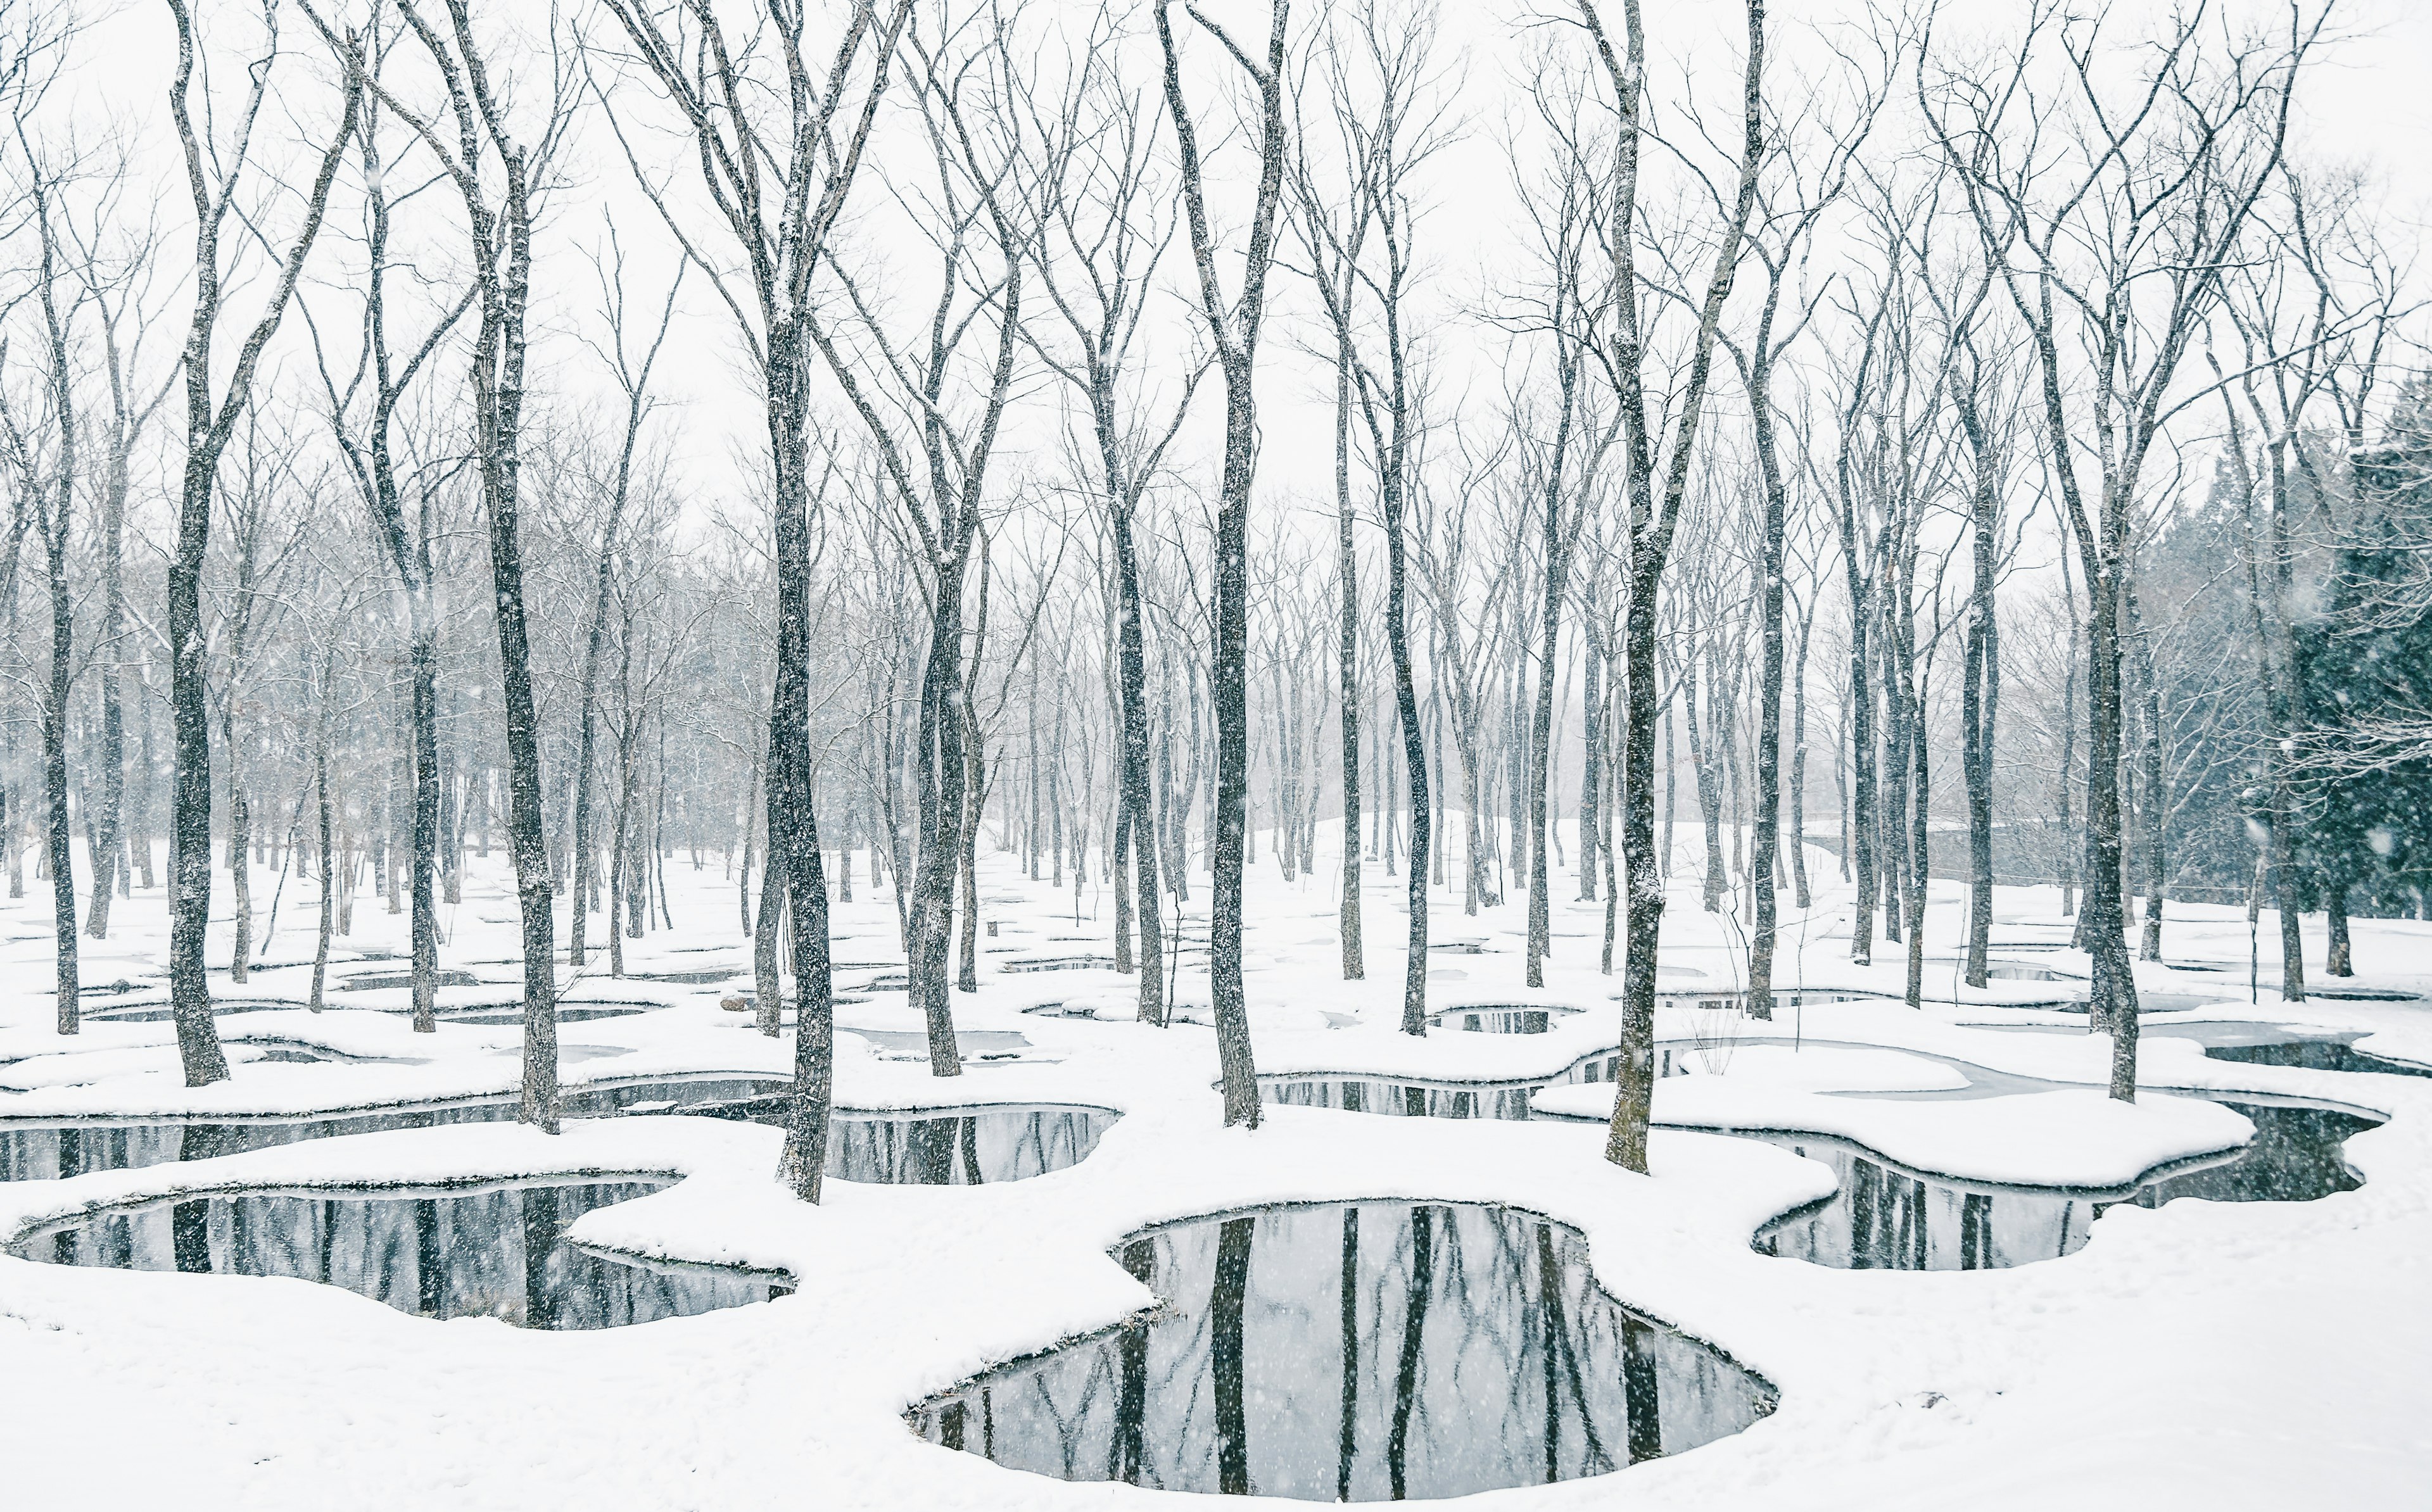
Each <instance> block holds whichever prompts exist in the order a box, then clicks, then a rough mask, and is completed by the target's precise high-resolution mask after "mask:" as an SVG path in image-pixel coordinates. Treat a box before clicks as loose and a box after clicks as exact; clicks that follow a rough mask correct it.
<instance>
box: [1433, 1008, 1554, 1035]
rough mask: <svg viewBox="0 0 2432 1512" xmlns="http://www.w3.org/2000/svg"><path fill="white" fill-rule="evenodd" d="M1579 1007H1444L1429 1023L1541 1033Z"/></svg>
mask: <svg viewBox="0 0 2432 1512" xmlns="http://www.w3.org/2000/svg"><path fill="white" fill-rule="evenodd" d="M1578 1012H1579V1010H1578V1009H1576V1008H1529V1007H1524V1006H1522V1005H1520V1004H1517V1003H1513V1004H1510V1005H1507V1006H1503V1007H1483V1008H1445V1009H1442V1010H1439V1011H1438V1012H1435V1013H1432V1014H1429V1015H1428V1016H1427V1022H1429V1023H1431V1024H1433V1025H1435V1026H1436V1027H1437V1028H1438V1029H1458V1030H1463V1031H1466V1032H1468V1033H1474V1034H1542V1033H1545V1031H1547V1030H1549V1029H1551V1028H1553V1027H1554V1020H1555V1018H1556V1017H1558V1016H1562V1015H1563V1014H1575V1013H1578Z"/></svg>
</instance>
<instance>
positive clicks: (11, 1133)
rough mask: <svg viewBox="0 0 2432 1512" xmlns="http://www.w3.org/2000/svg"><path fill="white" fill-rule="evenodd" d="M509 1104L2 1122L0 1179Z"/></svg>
mask: <svg viewBox="0 0 2432 1512" xmlns="http://www.w3.org/2000/svg"><path fill="white" fill-rule="evenodd" d="M783 1085H785V1084H784V1083H783V1082H779V1081H774V1080H770V1079H767V1078H761V1077H693V1078H662V1079H659V1080H655V1081H649V1082H633V1083H627V1084H622V1085H616V1086H593V1087H580V1088H576V1089H575V1090H573V1091H569V1092H567V1093H566V1096H565V1098H564V1100H563V1102H562V1104H561V1110H562V1111H563V1112H564V1114H565V1115H566V1117H569V1118H601V1117H613V1116H615V1115H617V1114H624V1113H671V1112H676V1111H680V1110H684V1109H688V1108H690V1107H691V1106H693V1105H694V1104H697V1103H711V1102H726V1101H731V1100H735V1099H737V1098H746V1097H751V1096H753V1095H755V1094H761V1093H766V1092H768V1091H770V1090H772V1089H774V1088H776V1087H780V1086H783ZM515 1111H516V1099H515V1097H513V1096H500V1097H495V1098H477V1099H469V1100H463V1101H455V1102H441V1103H426V1104H422V1105H418V1106H414V1107H399V1108H379V1109H373V1110H369V1111H364V1112H356V1113H338V1114H329V1115H325V1116H322V1117H300V1118H276V1117H254V1118H225V1119H218V1120H202V1119H177V1118H156V1119H148V1120H144V1121H141V1122H136V1121H122V1120H112V1119H98V1118H95V1119H78V1120H75V1121H72V1122H71V1121H62V1120H48V1121H42V1122H36V1121H32V1120H26V1121H13V1120H0V1182H25V1181H52V1180H57V1179H59V1178H61V1177H67V1176H81V1175H83V1174H84V1173H85V1172H87V1171H95V1170H131V1169H136V1168H142V1167H145V1166H162V1165H167V1164H168V1163H170V1162H171V1161H179V1160H208V1159H210V1158H211V1157H212V1156H214V1155H236V1154H243V1153H244V1152H245V1151H248V1150H266V1149H268V1148H270V1147H271V1146H273V1145H291V1144H295V1143H296V1142H297V1141H299V1140H304V1139H329V1138H333V1137H335V1136H337V1135H339V1134H380V1133H384V1132H386V1131H388V1130H391V1129H431V1128H436V1127H437V1126H439V1125H441V1124H449V1123H501V1122H507V1121H511V1120H512V1119H514V1117H515Z"/></svg>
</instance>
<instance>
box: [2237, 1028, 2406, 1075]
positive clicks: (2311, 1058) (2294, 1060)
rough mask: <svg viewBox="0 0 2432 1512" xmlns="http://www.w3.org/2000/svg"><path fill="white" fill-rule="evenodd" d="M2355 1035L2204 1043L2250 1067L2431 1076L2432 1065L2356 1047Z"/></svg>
mask: <svg viewBox="0 0 2432 1512" xmlns="http://www.w3.org/2000/svg"><path fill="white" fill-rule="evenodd" d="M2355 1040H2356V1036H2354V1035H2339V1036H2336V1037H2329V1038H2322V1039H2286V1040H2281V1041H2278V1042H2277V1043H2273V1044H2265V1045H2206V1046H2205V1047H2204V1053H2205V1054H2206V1055H2209V1056H2211V1057H2212V1058H2213V1059H2214V1060H2217V1061H2242V1062H2244V1063H2246V1064H2247V1065H2250V1066H2293V1067H2300V1068H2302V1069H2305V1070H2308V1071H2378V1072H2381V1073H2383V1074H2384V1075H2388V1076H2432V1066H2415V1065H2410V1064H2409V1063H2407V1062H2406V1061H2393V1060H2390V1059H2387V1058H2385V1057H2383V1056H2379V1055H2374V1054H2372V1053H2370V1052H2368V1051H2365V1050H2358V1049H2356V1044H2355Z"/></svg>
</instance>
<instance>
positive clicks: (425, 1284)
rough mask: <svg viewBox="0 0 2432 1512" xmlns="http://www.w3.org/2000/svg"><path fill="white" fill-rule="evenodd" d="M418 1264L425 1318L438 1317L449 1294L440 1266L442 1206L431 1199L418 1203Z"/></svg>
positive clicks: (416, 1237)
mask: <svg viewBox="0 0 2432 1512" xmlns="http://www.w3.org/2000/svg"><path fill="white" fill-rule="evenodd" d="M414 1275H415V1278H416V1279H417V1280H418V1281H419V1282H420V1283H421V1293H422V1294H421V1299H420V1300H421V1303H422V1307H421V1311H422V1316H423V1317H425V1318H436V1317H438V1316H439V1309H440V1306H441V1304H442V1303H443V1302H446V1301H447V1300H448V1293H447V1287H446V1286H445V1285H444V1284H443V1283H444V1279H445V1278H444V1277H443V1276H442V1275H441V1273H440V1264H439V1203H438V1201H436V1200H434V1199H431V1198H428V1197H422V1198H416V1199H415V1200H414Z"/></svg>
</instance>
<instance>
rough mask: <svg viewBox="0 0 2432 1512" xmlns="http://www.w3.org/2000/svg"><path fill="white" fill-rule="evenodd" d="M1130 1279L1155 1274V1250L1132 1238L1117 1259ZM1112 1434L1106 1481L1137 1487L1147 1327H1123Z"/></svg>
mask: <svg viewBox="0 0 2432 1512" xmlns="http://www.w3.org/2000/svg"><path fill="white" fill-rule="evenodd" d="M1119 1259H1120V1260H1121V1262H1122V1264H1123V1268H1124V1269H1125V1270H1126V1271H1129V1272H1130V1273H1131V1278H1132V1279H1133V1280H1134V1281H1137V1282H1139V1283H1140V1285H1143V1286H1145V1285H1148V1284H1149V1277H1150V1275H1151V1274H1152V1273H1153V1272H1154V1269H1155V1265H1156V1260H1157V1247H1156V1246H1155V1245H1154V1244H1153V1243H1152V1242H1150V1241H1149V1240H1147V1239H1134V1240H1133V1241H1132V1242H1131V1243H1129V1244H1127V1245H1124V1246H1123V1253H1122V1255H1121V1256H1119ZM1116 1370H1117V1384H1116V1386H1115V1434H1114V1440H1113V1442H1112V1443H1111V1444H1109V1445H1108V1446H1107V1450H1106V1457H1107V1461H1108V1463H1107V1467H1106V1478H1107V1479H1109V1480H1117V1481H1123V1482H1126V1483H1128V1484H1130V1485H1133V1486H1138V1485H1139V1484H1140V1447H1141V1430H1142V1428H1143V1426H1144V1425H1145V1424H1146V1422H1147V1420H1148V1324H1147V1323H1146V1322H1134V1323H1130V1324H1127V1325H1125V1327H1124V1329H1123V1337H1122V1342H1121V1343H1120V1344H1119V1345H1118V1346H1117V1351H1116Z"/></svg>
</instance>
